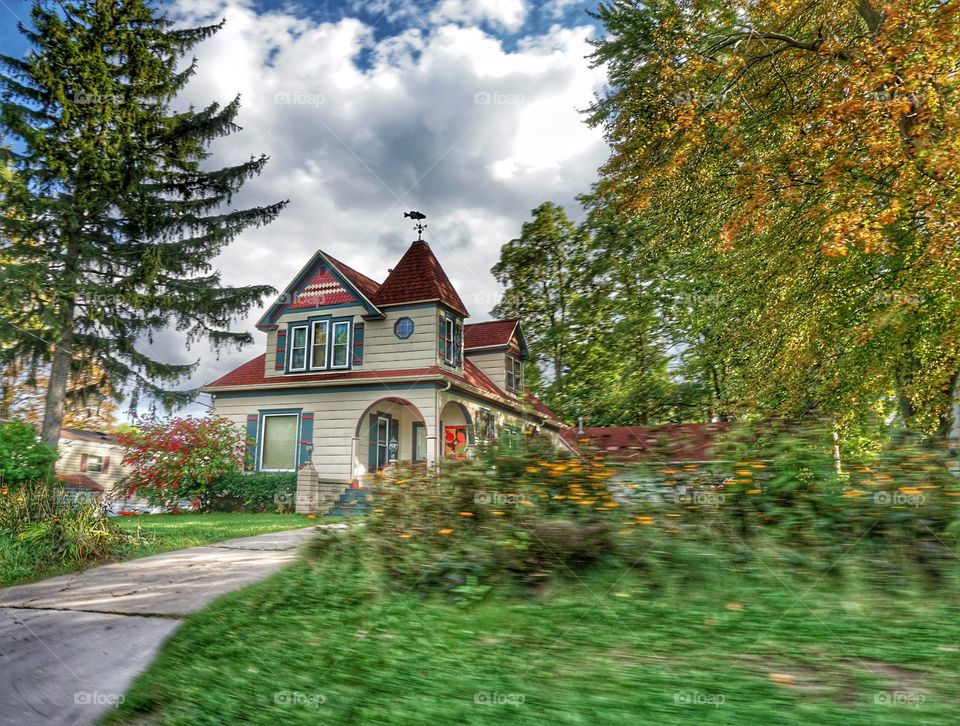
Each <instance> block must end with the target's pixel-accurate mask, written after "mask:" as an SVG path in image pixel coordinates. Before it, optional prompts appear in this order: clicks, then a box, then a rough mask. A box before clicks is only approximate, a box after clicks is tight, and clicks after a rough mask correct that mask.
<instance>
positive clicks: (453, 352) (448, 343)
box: [440, 315, 463, 368]
mask: <svg viewBox="0 0 960 726" xmlns="http://www.w3.org/2000/svg"><path fill="white" fill-rule="evenodd" d="M441 321H442V322H441V323H440V324H441V325H442V326H443V362H444V363H446V364H447V365H448V366H452V367H454V368H457V367H459V365H460V361H459V360H458V356H457V343H456V339H455V337H454V336H456V334H457V327H458V326H457V321H456V320H454V319H453V318H451V317H450V316H449V315H444V316H443V317H442V318H441ZM460 338H461V341H462V340H463V333H462V332H461V333H460ZM460 349H461V350H463V345H462V343H461V346H460Z"/></svg>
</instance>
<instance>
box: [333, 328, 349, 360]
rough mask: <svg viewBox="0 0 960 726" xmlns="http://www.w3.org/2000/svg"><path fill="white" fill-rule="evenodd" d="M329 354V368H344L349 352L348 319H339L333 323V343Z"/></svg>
mask: <svg viewBox="0 0 960 726" xmlns="http://www.w3.org/2000/svg"><path fill="white" fill-rule="evenodd" d="M330 347H331V355H330V367H331V368H346V367H347V366H348V365H349V364H350V363H349V360H350V359H349V353H350V321H349V320H339V321H337V322H335V323H334V324H333V343H332V345H331V346H330Z"/></svg>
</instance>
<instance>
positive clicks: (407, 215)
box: [403, 211, 427, 242]
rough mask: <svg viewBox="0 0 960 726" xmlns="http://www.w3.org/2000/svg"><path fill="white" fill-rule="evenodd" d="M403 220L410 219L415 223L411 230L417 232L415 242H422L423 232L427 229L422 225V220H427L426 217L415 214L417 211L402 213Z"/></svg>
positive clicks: (421, 213) (421, 214) (420, 213)
mask: <svg viewBox="0 0 960 726" xmlns="http://www.w3.org/2000/svg"><path fill="white" fill-rule="evenodd" d="M403 218H404V219H412V220H414V221H415V222H416V224H415V225H414V226H413V228H414V229H415V230H417V242H422V241H423V230H425V229H426V228H427V225H425V224H424V223H423V220H425V219H426V218H427V215H426V214H424V213H423V212H417V211H413V212H404V213H403Z"/></svg>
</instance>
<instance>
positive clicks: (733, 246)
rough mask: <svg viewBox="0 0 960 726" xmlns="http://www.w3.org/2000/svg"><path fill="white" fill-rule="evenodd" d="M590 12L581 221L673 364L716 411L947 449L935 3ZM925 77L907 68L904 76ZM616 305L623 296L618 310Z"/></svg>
mask: <svg viewBox="0 0 960 726" xmlns="http://www.w3.org/2000/svg"><path fill="white" fill-rule="evenodd" d="M595 17H596V18H597V19H598V20H599V21H600V22H601V23H602V24H603V25H604V26H605V28H606V34H605V36H604V37H603V38H601V39H600V40H598V41H597V42H596V43H595V48H596V49H595V53H594V56H593V59H592V60H593V61H594V63H595V64H596V65H597V66H602V67H603V68H604V69H605V70H606V71H607V74H608V80H609V83H608V85H607V87H606V89H605V91H604V93H603V94H601V95H600V96H599V97H598V99H597V101H596V103H595V104H594V106H593V109H592V111H593V115H592V119H591V120H592V122H593V123H594V124H596V125H598V126H602V128H603V130H604V132H605V135H606V139H607V141H608V143H609V144H610V146H611V149H612V154H611V157H610V159H609V161H608V163H607V164H606V165H605V166H604V168H603V169H602V172H601V179H600V181H599V183H598V184H597V185H596V186H595V188H594V194H593V196H592V198H591V200H590V205H591V209H592V211H593V212H594V213H596V214H599V215H601V216H603V217H606V218H607V219H613V220H615V222H614V224H616V225H617V226H618V227H619V228H620V229H622V230H624V231H629V232H630V235H629V236H627V235H623V236H620V238H619V239H617V238H613V239H612V240H611V241H612V242H613V244H610V243H609V242H606V241H605V242H604V244H603V249H602V252H603V254H604V256H605V257H606V259H607V260H608V261H609V262H610V264H611V265H612V264H626V265H629V266H631V267H632V268H634V269H637V270H644V269H649V267H648V263H649V260H650V259H653V260H654V261H655V262H656V267H655V269H656V270H657V272H658V273H659V275H658V276H657V277H651V276H649V275H645V276H644V277H643V278H642V279H644V280H647V281H650V282H651V283H652V284H653V285H654V286H655V289H656V290H657V292H658V296H659V298H660V299H661V300H662V301H663V311H664V320H665V321H666V322H667V323H668V325H669V326H670V327H671V329H672V331H673V333H672V337H673V338H674V340H675V341H676V343H677V350H679V351H681V353H680V356H681V358H682V363H683V365H682V366H680V367H679V368H678V371H679V372H680V373H681V374H682V375H683V376H684V377H685V378H686V379H687V380H690V381H696V382H697V383H698V385H699V386H700V387H701V389H702V390H703V391H704V392H705V393H706V394H708V395H709V397H710V398H711V399H712V400H711V407H712V408H713V409H714V410H715V411H716V412H717V413H718V414H719V415H721V416H725V417H730V416H736V415H751V414H756V413H760V414H761V415H771V412H773V415H787V416H793V417H796V418H802V417H806V416H809V415H811V414H814V415H822V416H830V417H833V418H835V419H836V420H837V423H838V425H839V428H840V429H841V433H847V432H848V431H849V432H850V433H851V434H852V436H853V437H859V436H860V432H861V430H862V428H863V427H864V426H869V420H870V419H871V418H872V417H874V416H875V415H876V414H877V408H878V407H888V406H889V404H890V403H895V404H896V409H897V412H898V413H899V417H900V422H899V423H900V425H903V426H909V427H911V428H914V429H916V430H923V431H926V432H929V433H932V434H940V435H943V434H945V433H946V430H947V428H948V427H949V425H950V423H951V408H952V404H953V396H954V393H955V390H956V387H957V376H958V371H960V349H958V341H960V335H958V333H960V328H958V321H960V302H958V301H960V295H958V294H957V293H958V287H957V275H956V273H955V270H956V266H957V249H956V245H955V243H954V242H955V239H956V230H955V227H954V223H953V220H954V219H955V218H956V216H957V212H956V210H957V205H958V203H960V195H958V193H957V185H956V183H955V181H954V179H955V177H956V172H955V170H954V168H953V167H954V164H955V163H956V161H957V159H958V158H960V156H958V155H957V153H956V136H955V134H954V133H953V132H952V131H951V129H953V128H954V127H955V126H956V124H957V113H958V110H957V109H958V106H957V104H955V103H953V102H952V101H948V100H947V98H948V97H949V96H950V93H951V92H952V91H951V92H947V93H944V90H943V89H945V88H951V89H952V88H953V86H954V77H955V69H956V67H957V62H958V54H960V34H958V25H957V23H956V21H955V17H954V16H953V13H952V12H951V11H950V10H949V9H948V6H946V5H944V4H942V3H939V4H938V3H914V2H908V1H906V0H891V1H890V2H883V3H879V2H874V1H873V0H863V1H862V2H856V3H813V4H802V3H787V4H777V3H749V4H732V3H729V2H724V1H723V0H706V2H700V3H697V4H695V5H689V6H688V5H687V4H684V3H676V2H672V0H651V1H649V2H641V1H639V0H622V1H621V0H616V1H614V2H609V3H603V4H601V5H600V6H599V8H598V9H597V10H596V11H595ZM921 68H922V69H923V71H922V72H919V69H921ZM619 302H620V303H621V304H624V305H626V306H629V304H630V301H629V299H627V300H623V301H619Z"/></svg>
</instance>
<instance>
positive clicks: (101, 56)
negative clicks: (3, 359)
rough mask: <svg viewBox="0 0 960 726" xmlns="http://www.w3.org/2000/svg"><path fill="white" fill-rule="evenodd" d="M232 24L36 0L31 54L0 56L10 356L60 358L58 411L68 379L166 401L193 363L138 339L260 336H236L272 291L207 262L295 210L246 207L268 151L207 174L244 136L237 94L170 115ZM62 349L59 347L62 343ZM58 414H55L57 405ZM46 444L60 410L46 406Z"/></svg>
mask: <svg viewBox="0 0 960 726" xmlns="http://www.w3.org/2000/svg"><path fill="white" fill-rule="evenodd" d="M221 25H222V23H221V24H218V25H212V26H205V27H196V28H186V27H174V23H173V21H171V20H169V19H168V18H167V17H165V16H164V15H162V14H161V13H160V12H159V11H158V10H157V9H156V8H155V7H153V6H152V5H151V4H150V3H148V2H146V1H145V0H131V1H130V2H122V3H116V2H113V3H111V2H107V3H104V2H100V1H99V0H80V1H79V2H73V3H68V4H53V3H47V2H45V1H44V0H37V2H35V4H34V6H33V9H32V12H31V23H30V26H29V27H27V26H23V27H22V32H23V33H24V35H25V36H26V39H27V41H28V43H29V44H30V46H31V48H30V52H29V53H28V54H27V55H26V56H25V57H24V58H23V59H20V58H13V57H9V56H0V71H2V72H0V88H2V90H3V93H2V101H0V130H2V132H3V135H4V136H5V137H6V138H8V139H9V140H10V144H9V146H7V147H6V148H5V149H4V150H3V153H2V161H3V162H5V163H6V165H7V166H8V167H9V170H10V173H9V174H7V175H4V176H0V198H2V199H3V205H2V207H3V212H2V214H0V236H2V238H3V240H4V248H3V253H4V265H3V267H2V268H0V286H2V287H3V289H4V291H5V294H6V295H7V296H8V298H9V299H11V300H16V301H17V304H16V305H15V306H10V307H9V308H5V309H4V315H3V316H2V319H3V321H4V324H3V325H2V326H0V338H2V339H3V341H5V343H6V345H5V346H4V350H5V351H7V353H8V354H9V356H13V357H14V358H16V359H17V360H18V361H25V362H27V363H29V364H33V363H40V364H50V366H51V371H50V380H51V385H50V386H49V392H48V402H56V401H57V400H58V399H62V396H63V395H64V387H65V386H66V383H67V380H68V378H69V377H70V375H68V374H72V375H73V377H74V378H83V380H85V382H86V384H87V385H88V386H89V388H90V389H91V390H93V391H98V390H99V391H103V390H118V389H127V390H130V389H132V392H133V393H132V395H133V397H134V404H135V403H136V398H137V395H138V394H139V393H140V392H144V393H147V394H150V395H152V396H154V397H157V398H159V399H160V400H161V401H162V402H164V403H167V404H174V403H180V402H183V401H185V400H189V399H190V398H191V396H192V392H190V391H176V390H173V387H172V386H169V385H168V386H167V387H164V384H171V383H176V382H178V381H180V380H181V379H182V378H183V377H184V376H186V375H187V374H189V373H190V372H191V371H192V370H193V368H194V367H195V364H189V363H183V364H181V363H167V362H163V361H160V360H156V359H154V358H152V357H150V356H149V355H148V354H146V353H144V352H143V346H142V345H138V343H139V341H142V340H144V339H148V338H149V337H150V336H151V335H152V334H154V333H155V332H157V331H160V330H170V329H174V328H175V329H176V330H178V331H182V332H184V333H185V335H186V342H187V345H188V346H189V344H190V343H191V342H193V341H195V340H199V339H204V338H206V339H208V340H209V341H210V342H211V344H212V345H213V346H214V347H216V348H222V347H224V346H242V345H245V344H248V343H250V342H252V337H251V336H250V334H249V333H247V332H235V331H231V330H230V329H229V326H230V323H231V322H232V321H233V319H235V318H236V317H237V316H240V315H245V314H246V313H247V312H248V311H249V310H250V308H251V307H256V306H257V305H258V304H260V302H261V300H262V299H263V297H264V296H265V295H267V294H270V293H272V292H273V290H272V288H270V287H268V286H264V285H255V286H247V287H229V286H224V285H223V284H222V282H221V278H220V274H219V273H218V272H216V271H214V270H213V269H212V266H211V263H212V261H213V260H214V258H216V257H217V255H219V254H221V253H222V251H223V250H224V248H225V247H226V245H227V244H228V243H229V242H230V241H231V240H232V239H233V238H235V237H236V235H238V234H239V233H241V232H242V231H243V230H244V229H247V228H249V227H251V226H258V225H263V224H267V223H269V222H270V221H272V220H273V219H274V218H275V217H276V215H277V214H278V213H279V212H280V210H281V209H282V208H283V206H284V204H285V203H283V202H280V203H276V204H269V205H265V206H257V207H253V208H247V209H236V208H233V206H232V201H233V199H234V196H235V195H236V194H237V193H238V192H239V191H240V189H241V187H242V185H243V184H244V182H245V181H247V180H248V179H250V178H252V177H255V176H257V175H258V174H259V173H260V172H261V171H262V169H263V167H264V165H265V164H266V161H267V158H266V157H265V156H258V157H253V158H251V159H249V160H247V161H244V162H241V163H239V164H237V165H234V166H229V167H226V168H210V166H209V164H208V163H206V161H207V159H208V158H209V152H208V151H207V146H208V144H209V143H210V142H212V141H213V140H215V139H217V138H220V137H223V136H226V135H229V134H231V133H233V132H235V131H237V130H238V127H237V126H236V123H235V119H236V116H237V113H238V111H239V107H240V106H239V98H234V99H233V100H231V101H229V102H227V103H226V104H225V105H223V106H221V105H220V104H219V103H216V102H212V103H209V104H207V105H205V106H203V107H201V108H199V109H195V108H193V107H190V108H183V109H179V110H174V109H172V108H171V103H172V100H173V99H174V98H175V97H177V96H178V95H180V94H181V92H182V91H183V90H184V88H185V87H186V85H187V83H188V82H189V80H190V79H191V78H192V77H193V75H194V73H195V72H196V65H195V63H192V62H187V63H186V64H184V63H182V61H183V59H184V56H186V55H188V54H189V53H190V52H191V50H192V49H193V48H194V47H195V46H196V45H197V44H198V43H200V42H201V41H203V40H205V39H207V38H209V37H210V36H212V35H213V34H214V33H216V32H217V31H218V30H219V29H220V27H221ZM51 342H54V343H57V344H58V345H57V346H54V345H51ZM54 408H55V407H54ZM47 410H48V414H49V416H48V418H51V417H52V419H56V420H52V419H51V420H50V421H47V420H45V422H44V438H45V439H46V440H48V441H49V439H48V436H47V435H48V431H52V432H53V435H54V439H55V433H56V430H57V429H58V428H59V424H60V421H59V416H57V415H55V411H54V410H53V409H51V407H50V406H49V405H48V409H47Z"/></svg>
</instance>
